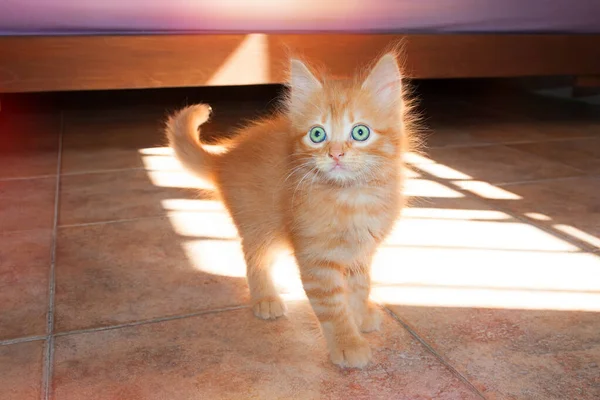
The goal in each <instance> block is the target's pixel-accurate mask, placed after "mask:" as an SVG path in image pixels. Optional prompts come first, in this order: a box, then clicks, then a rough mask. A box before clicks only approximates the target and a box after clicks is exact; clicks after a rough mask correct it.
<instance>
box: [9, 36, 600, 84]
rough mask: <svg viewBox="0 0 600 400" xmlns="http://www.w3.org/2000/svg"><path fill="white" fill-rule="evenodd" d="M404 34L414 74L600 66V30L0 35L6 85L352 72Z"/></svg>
mask: <svg viewBox="0 0 600 400" xmlns="http://www.w3.org/2000/svg"><path fill="white" fill-rule="evenodd" d="M398 43H401V48H402V54H403V56H402V57H403V64H404V72H405V75H406V76H407V77H411V78H422V79H430V78H473V77H516V76H540V75H580V76H581V75H599V74H600V35H382V34H360V35H350V34H348V35H346V34H303V35H291V34H234V35H221V34H218V35H217V34H198V35H146V36H39V37H0V93H14V92H43V91H69V90H100V89H137V88H158V87H184V86H205V85H248V84H266V83H281V82H284V81H285V77H286V67H287V60H288V58H289V55H290V54H297V55H299V56H301V57H303V58H306V59H307V60H309V61H317V62H319V63H322V64H323V65H326V66H327V68H328V70H329V71H330V72H332V73H334V74H339V75H349V74H351V73H352V71H353V70H355V68H357V67H359V66H364V65H365V64H366V63H368V62H370V61H371V60H372V59H374V58H375V57H377V56H378V55H380V54H381V53H382V52H384V51H385V50H386V49H389V48H390V47H392V46H394V45H397V44H398Z"/></svg>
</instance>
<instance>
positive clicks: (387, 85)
mask: <svg viewBox="0 0 600 400" xmlns="http://www.w3.org/2000/svg"><path fill="white" fill-rule="evenodd" d="M362 89H363V90H366V91H368V92H369V93H370V94H371V96H372V97H373V99H375V101H376V102H377V103H379V105H380V106H381V107H395V106H398V105H399V104H400V102H401V101H402V75H401V74H400V69H399V68H398V63H397V62H396V56H395V55H394V54H393V53H387V54H385V55H384V56H383V57H381V58H380V59H379V61H377V64H375V66H374V67H373V69H372V70H371V72H370V73H369V76H367V79H365V81H364V82H363V84H362Z"/></svg>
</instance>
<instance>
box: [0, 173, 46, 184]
mask: <svg viewBox="0 0 600 400" xmlns="http://www.w3.org/2000/svg"><path fill="white" fill-rule="evenodd" d="M55 176H56V175H53V174H51V175H33V176H16V177H13V178H0V182H11V181H27V180H33V179H48V178H54V177H55Z"/></svg>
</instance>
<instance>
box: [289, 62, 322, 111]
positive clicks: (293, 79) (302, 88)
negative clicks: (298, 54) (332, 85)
mask: <svg viewBox="0 0 600 400" xmlns="http://www.w3.org/2000/svg"><path fill="white" fill-rule="evenodd" d="M289 86H290V91H291V95H290V97H291V103H292V107H294V105H300V104H303V103H305V102H306V101H308V99H309V98H310V96H312V95H313V94H314V93H315V92H317V91H318V90H321V89H322V88H323V85H322V84H321V82H319V80H318V79H317V78H316V77H315V76H314V75H313V73H312V72H310V70H309V69H308V67H307V66H306V65H305V64H304V63H303V62H302V61H300V60H297V59H292V60H291V64H290V81H289Z"/></svg>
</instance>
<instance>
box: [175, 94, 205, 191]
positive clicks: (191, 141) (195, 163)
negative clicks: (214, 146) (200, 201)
mask: <svg viewBox="0 0 600 400" xmlns="http://www.w3.org/2000/svg"><path fill="white" fill-rule="evenodd" d="M210 113H211V108H210V106H209V105H207V104H195V105H192V106H188V107H185V108H184V109H182V110H180V111H178V112H176V113H175V114H173V115H172V116H171V117H169V120H168V121H167V127H166V135H167V139H168V140H169V146H170V147H171V148H172V149H173V151H174V152H175V157H176V158H177V159H178V160H179V162H181V164H182V165H183V166H184V167H185V168H186V169H187V170H189V171H190V172H193V173H194V174H195V175H198V176H199V177H200V178H203V179H205V180H208V181H209V182H214V177H213V161H214V155H213V154H211V153H210V152H208V151H206V150H205V149H204V147H203V146H202V144H201V143H200V132H199V129H198V128H199V127H200V126H201V125H202V124H204V123H205V122H206V121H208V118H209V117H210Z"/></svg>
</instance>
